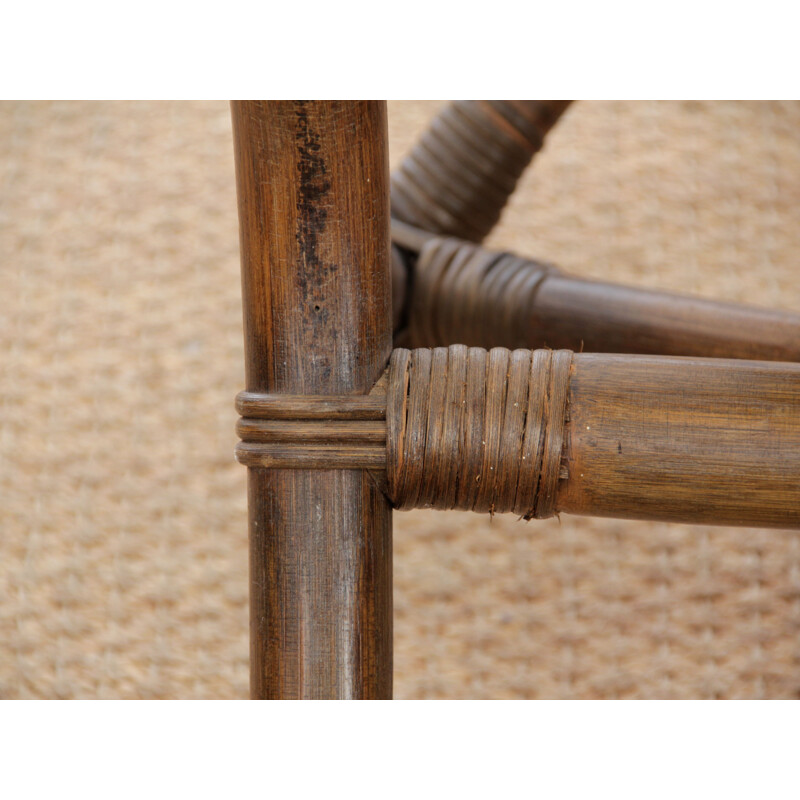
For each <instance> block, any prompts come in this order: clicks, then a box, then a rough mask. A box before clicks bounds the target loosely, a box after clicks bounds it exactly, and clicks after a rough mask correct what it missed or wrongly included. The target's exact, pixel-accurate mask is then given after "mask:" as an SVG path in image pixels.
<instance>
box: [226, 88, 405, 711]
mask: <svg viewBox="0 0 800 800" xmlns="http://www.w3.org/2000/svg"><path fill="white" fill-rule="evenodd" d="M232 114H233V133H234V148H235V158H236V180H237V189H238V198H239V220H240V239H241V256H242V289H243V303H244V328H245V360H246V382H247V389H248V391H253V392H271V393H287V394H328V395H331V394H334V395H335V394H364V393H366V392H368V391H369V389H370V388H371V387H372V385H373V383H374V382H375V380H376V379H377V378H378V377H379V375H380V373H381V371H382V370H383V368H384V367H385V365H386V363H387V361H388V358H389V354H390V352H391V346H392V342H391V288H390V266H389V173H388V159H387V127H386V104H385V103H382V102H304V101H285V102H284V101H281V102H272V101H270V102H261V101H259V102H255V101H253V102H250V101H247V102H244V101H239V102H234V103H233V104H232ZM248 499H249V513H250V598H251V600H250V628H251V656H250V657H251V694H252V697H253V698H388V697H390V696H391V691H392V577H391V576H392V561H391V559H392V545H391V509H390V507H389V505H388V503H387V501H386V499H385V497H384V496H383V494H382V493H381V492H380V491H379V489H378V488H377V486H376V485H375V484H374V483H373V481H372V479H371V478H370V476H369V475H368V473H367V472H364V471H360V470H301V469H293V470H288V469H286V470H285V469H261V468H250V469H248Z"/></svg>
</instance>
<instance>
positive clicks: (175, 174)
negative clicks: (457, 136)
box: [0, 102, 800, 698]
mask: <svg viewBox="0 0 800 800" xmlns="http://www.w3.org/2000/svg"><path fill="white" fill-rule="evenodd" d="M440 105H441V104H440V103H437V102H391V103H390V104H389V127H390V154H391V163H392V166H395V165H397V164H398V163H399V161H400V160H401V159H402V157H403V155H404V154H405V153H406V152H407V150H408V149H409V148H410V147H411V145H412V144H413V142H414V141H415V139H416V137H417V136H418V135H419V133H420V132H421V131H422V130H423V129H424V127H425V125H426V124H427V122H428V121H429V120H430V118H431V117H432V116H433V115H434V114H435V113H436V111H437V110H438V109H439V107H440ZM798 131H800V103H791V102H790V103H766V102H754V103H749V102H748V103H745V102H709V103H705V102H703V103H700V102H685V103H681V102H653V103H650V102H608V103H606V102H585V103H577V104H574V105H573V106H572V107H571V108H570V109H569V110H568V111H567V112H566V114H565V115H564V117H563V118H562V120H561V121H560V122H559V124H558V125H557V127H556V128H555V129H554V130H553V131H552V133H551V134H550V136H549V138H548V140H547V143H546V145H545V149H544V151H543V152H542V153H541V154H540V155H539V156H538V157H537V159H536V160H535V161H534V163H533V165H532V166H531V168H530V169H529V171H528V172H527V173H526V175H525V176H524V177H523V179H522V181H521V182H520V186H519V188H518V190H517V192H516V194H515V195H514V197H513V199H512V201H511V204H510V205H509V207H508V208H507V210H506V212H505V214H504V216H503V219H502V221H501V223H500V225H499V226H498V227H497V228H496V230H495V231H494V232H493V233H492V234H491V236H490V238H489V239H488V240H487V244H488V245H489V246H491V247H496V248H505V249H511V250H515V251H517V252H519V253H521V254H523V255H528V256H531V257H535V258H540V259H544V260H550V261H552V262H554V263H556V264H558V265H559V266H561V267H562V268H564V269H565V270H568V271H571V272H574V273H576V274H579V275H585V276H589V277H596V278H605V279H610V280H616V281H622V282H629V283H634V284H638V285H642V286H650V287H657V288H662V289H668V290H677V291H682V292H690V293H696V294H699V295H703V296H706V297H713V298H718V299H724V300H735V301H745V302H750V303H754V304H758V305H766V306H772V307H776V308H786V309H792V310H795V311H797V310H798V309H800V277H798V272H797V262H798V256H800V226H798V225H797V218H798V211H800V133H798ZM0 267H1V268H0V697H4V698H245V697H247V695H248V619H247V616H248V612H247V542H246V536H247V534H246V497H245V472H246V470H245V469H244V468H243V467H241V466H239V465H237V464H236V463H235V462H234V460H233V447H234V444H235V441H236V437H235V434H234V424H235V420H236V413H235V411H234V408H233V398H234V396H235V394H236V392H237V391H239V390H240V389H241V388H243V380H244V367H243V357H242V332H241V325H242V320H241V299H240V283H239V255H238V228H237V217H236V198H235V185H234V172H233V154H232V143H231V124H230V113H229V109H228V105H227V103H224V102H174V103H172V102H170V103H168V102H153V103H140V102H135V103H134V102H71V103H40V102H36V103H10V102H6V103H0ZM799 402H800V401H799ZM394 536H395V539H394V541H395V560H394V568H395V590H394V601H395V696H396V697H398V698H534V697H538V698H604V697H609V698H610V697H621V698H713V697H726V698H758V697H760V698H790V697H800V535H799V534H798V533H791V532H785V531H776V530H753V529H729V528H710V527H702V526H684V525H668V524H653V523H642V522H620V521H613V520H591V519H582V518H578V517H568V516H563V517H562V518H561V519H560V520H558V519H554V520H547V521H536V522H531V523H524V522H518V521H517V520H516V519H515V517H514V516H513V515H508V516H497V517H495V518H493V519H489V518H488V517H484V516H479V515H469V514H463V513H455V512H453V513H447V514H444V513H441V512H433V511H415V512H411V513H405V514H395V533H394Z"/></svg>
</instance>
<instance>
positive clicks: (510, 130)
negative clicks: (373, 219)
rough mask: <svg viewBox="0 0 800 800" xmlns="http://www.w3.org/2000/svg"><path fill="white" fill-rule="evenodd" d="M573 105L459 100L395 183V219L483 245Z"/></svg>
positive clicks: (442, 115)
mask: <svg viewBox="0 0 800 800" xmlns="http://www.w3.org/2000/svg"><path fill="white" fill-rule="evenodd" d="M568 105H569V101H567V100H456V101H454V102H452V103H449V104H448V105H447V106H446V107H445V108H444V109H443V110H442V111H441V113H440V114H438V115H437V117H436V118H435V119H434V120H433V122H432V123H431V125H430V127H429V129H428V130H427V131H426V132H425V133H424V134H423V136H422V137H421V139H420V140H419V142H418V143H417V145H416V146H415V147H414V148H413V150H412V151H411V152H410V153H409V154H408V156H407V157H406V159H405V160H404V161H403V163H402V164H401V165H400V167H399V169H398V170H397V171H396V172H395V173H394V174H393V175H392V216H393V217H395V218H396V219H398V220H401V221H403V222H407V223H410V224H412V225H417V226H419V227H421V228H424V229H425V230H428V231H432V232H435V233H439V234H445V235H448V236H458V237H460V238H462V239H469V240H470V241H475V242H479V241H481V239H483V237H484V236H486V234H487V233H489V231H490V230H491V229H492V228H493V227H494V225H495V223H496V222H497V220H498V219H499V218H500V214H501V212H502V210H503V207H504V206H505V204H506V201H507V200H508V198H509V197H510V196H511V193H512V192H513V191H514V188H515V186H516V185H517V180H518V179H519V177H520V175H522V173H523V171H524V170H525V167H527V166H528V164H529V163H530V161H531V159H532V158H533V156H534V155H535V154H536V153H537V152H538V151H539V150H540V149H541V148H542V145H543V144H544V137H545V136H546V134H547V132H548V131H549V130H550V128H552V127H553V125H555V123H556V122H557V121H558V119H559V117H560V116H561V115H562V114H563V113H564V111H565V110H566V108H567V106H568Z"/></svg>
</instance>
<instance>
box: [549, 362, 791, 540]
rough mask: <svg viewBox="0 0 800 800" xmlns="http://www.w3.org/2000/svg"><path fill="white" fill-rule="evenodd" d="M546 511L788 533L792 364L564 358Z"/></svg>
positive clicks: (789, 522)
mask: <svg viewBox="0 0 800 800" xmlns="http://www.w3.org/2000/svg"><path fill="white" fill-rule="evenodd" d="M568 414H569V418H568V423H567V427H566V436H565V451H564V461H565V462H566V466H567V469H568V471H569V479H568V480H565V481H561V482H560V484H559V490H558V500H557V508H558V510H560V511H565V512H569V513H573V514H589V515H592V516H603V517H622V518H630V519H649V520H668V521H672V522H691V523H708V524H725V525H753V526H759V527H763V526H767V527H780V528H798V527H800V365H798V364H779V363H772V362H743V361H729V360H714V359H692V358H658V357H652V356H622V355H595V354H582V355H577V354H576V355H575V357H574V360H573V369H572V376H571V378H570V387H569V400H568Z"/></svg>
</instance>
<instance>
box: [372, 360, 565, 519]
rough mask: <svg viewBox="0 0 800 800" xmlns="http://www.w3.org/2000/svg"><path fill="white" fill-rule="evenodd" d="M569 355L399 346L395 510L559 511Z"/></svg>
mask: <svg viewBox="0 0 800 800" xmlns="http://www.w3.org/2000/svg"><path fill="white" fill-rule="evenodd" d="M571 363H572V352H571V351H569V350H557V351H551V350H535V351H531V350H514V351H509V350H506V349H505V348H499V347H498V348H494V349H492V350H490V351H488V352H487V351H486V350H483V349H480V348H474V347H472V348H470V347H466V346H464V345H452V346H450V347H448V348H443V347H438V348H435V349H433V350H427V349H419V350H410V351H409V350H404V349H397V350H395V351H394V352H393V353H392V358H391V362H390V365H389V385H388V388H387V398H386V400H387V402H386V428H387V480H388V492H389V496H390V498H391V500H392V502H393V504H394V506H395V507H396V508H399V509H410V508H439V509H445V510H447V509H460V510H465V511H477V512H482V513H502V512H512V511H513V512H515V513H517V514H520V515H521V516H523V517H524V518H525V519H532V518H534V517H536V518H546V517H551V516H553V515H554V514H555V511H556V509H555V498H556V489H557V486H558V480H559V478H560V477H567V476H566V474H565V473H564V470H563V468H562V463H561V455H562V448H563V442H564V427H565V421H566V415H567V408H566V404H567V392H568V386H569V376H570V367H571Z"/></svg>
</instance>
